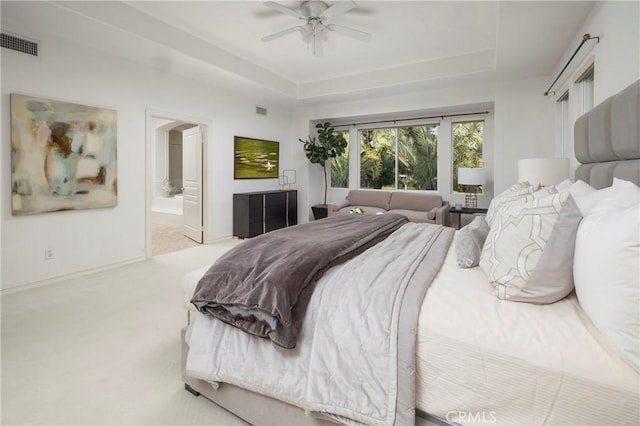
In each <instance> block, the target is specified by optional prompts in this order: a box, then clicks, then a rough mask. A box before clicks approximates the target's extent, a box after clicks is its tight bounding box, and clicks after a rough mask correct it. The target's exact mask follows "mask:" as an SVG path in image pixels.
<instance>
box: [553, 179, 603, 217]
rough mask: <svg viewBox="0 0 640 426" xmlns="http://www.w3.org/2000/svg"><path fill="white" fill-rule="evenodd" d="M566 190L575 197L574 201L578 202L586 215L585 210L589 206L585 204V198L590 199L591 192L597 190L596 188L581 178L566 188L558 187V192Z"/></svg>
mask: <svg viewBox="0 0 640 426" xmlns="http://www.w3.org/2000/svg"><path fill="white" fill-rule="evenodd" d="M565 191H568V192H569V194H571V196H572V197H573V201H575V202H576V204H577V205H578V208H579V209H580V211H581V212H582V214H583V215H584V214H585V211H586V210H587V206H585V205H584V203H585V201H584V200H585V199H587V200H588V199H589V197H588V196H589V194H592V193H594V192H596V189H595V188H594V187H593V186H591V185H589V184H588V183H585V182H583V181H581V180H577V181H575V182H574V183H573V184H571V185H570V186H569V187H567V188H564V189H561V190H560V189H558V192H565ZM587 203H588V201H587Z"/></svg>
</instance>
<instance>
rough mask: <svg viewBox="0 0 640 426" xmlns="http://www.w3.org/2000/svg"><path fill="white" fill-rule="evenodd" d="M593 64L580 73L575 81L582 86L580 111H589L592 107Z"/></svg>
mask: <svg viewBox="0 0 640 426" xmlns="http://www.w3.org/2000/svg"><path fill="white" fill-rule="evenodd" d="M594 77H595V74H594V67H593V64H591V66H590V67H589V68H587V70H586V71H585V72H584V73H582V75H581V76H580V77H579V78H578V80H577V81H576V83H578V84H580V85H581V86H582V113H583V114H584V113H586V112H589V111H591V110H592V109H593V81H594Z"/></svg>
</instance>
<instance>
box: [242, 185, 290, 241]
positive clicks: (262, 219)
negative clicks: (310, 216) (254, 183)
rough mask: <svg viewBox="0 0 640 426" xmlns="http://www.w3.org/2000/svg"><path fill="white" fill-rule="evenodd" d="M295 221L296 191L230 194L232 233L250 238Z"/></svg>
mask: <svg viewBox="0 0 640 426" xmlns="http://www.w3.org/2000/svg"><path fill="white" fill-rule="evenodd" d="M297 223H298V191H296V190H285V191H262V192H243V193H239V194H233V236H234V237H238V238H251V237H255V236H256V235H260V234H264V233H265V232H269V231H274V230H276V229H280V228H284V227H286V226H293V225H296V224H297Z"/></svg>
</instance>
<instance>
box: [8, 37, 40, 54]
mask: <svg viewBox="0 0 640 426" xmlns="http://www.w3.org/2000/svg"><path fill="white" fill-rule="evenodd" d="M0 42H1V43H2V47H4V48H7V49H11V50H15V51H16V52H22V53H26V54H27V55H33V56H38V43H35V42H33V41H30V40H25V39H23V38H20V37H16V36H13V35H11V34H7V33H0Z"/></svg>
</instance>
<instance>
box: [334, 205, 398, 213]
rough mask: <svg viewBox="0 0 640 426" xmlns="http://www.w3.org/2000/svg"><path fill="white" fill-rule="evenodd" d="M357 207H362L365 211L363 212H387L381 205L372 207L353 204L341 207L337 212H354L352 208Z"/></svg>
mask: <svg viewBox="0 0 640 426" xmlns="http://www.w3.org/2000/svg"><path fill="white" fill-rule="evenodd" d="M356 207H360V208H361V209H362V210H363V211H364V213H363V214H378V213H387V210H385V209H381V208H380V207H371V206H359V205H355V206H354V205H351V206H347V207H344V208H341V209H340V210H338V211H337V212H336V214H352V213H351V209H354V208H356Z"/></svg>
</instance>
